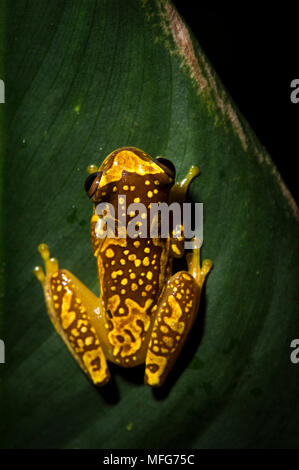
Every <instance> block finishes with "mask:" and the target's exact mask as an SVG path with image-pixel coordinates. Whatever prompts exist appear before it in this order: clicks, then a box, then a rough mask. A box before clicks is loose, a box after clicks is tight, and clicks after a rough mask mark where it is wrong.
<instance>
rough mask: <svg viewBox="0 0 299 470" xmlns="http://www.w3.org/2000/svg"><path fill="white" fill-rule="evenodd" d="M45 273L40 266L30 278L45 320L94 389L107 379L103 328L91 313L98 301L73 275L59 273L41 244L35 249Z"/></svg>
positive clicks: (53, 260) (108, 376)
mask: <svg viewBox="0 0 299 470" xmlns="http://www.w3.org/2000/svg"><path fill="white" fill-rule="evenodd" d="M38 251H39V253H40V254H41V257H42V258H43V261H44V265H45V271H46V272H44V271H43V269H42V268H41V267H40V266H36V267H35V268H34V274H35V276H36V277H37V279H38V280H39V281H40V282H41V284H42V287H43V290H44V294H45V300H46V305H47V310H48V314H49V317H50V319H51V321H52V323H53V325H54V327H55V329H56V331H57V333H58V334H59V335H60V336H61V338H62V340H63V341H64V343H65V344H66V346H67V348H68V349H69V351H70V353H71V354H72V355H73V357H74V358H75V360H76V361H77V363H78V364H79V366H80V367H81V368H82V369H83V371H84V372H85V373H86V374H87V375H88V376H89V377H90V379H91V380H92V381H93V383H94V384H95V385H104V384H105V383H107V382H108V380H109V379H110V373H109V370H108V367H107V361H106V358H105V355H104V352H103V349H102V346H103V345H102V344H101V342H100V337H101V338H102V335H103V336H104V335H105V331H101V330H104V325H101V321H100V320H99V321H95V317H94V312H95V311H96V310H97V308H98V307H99V299H98V298H97V297H96V296H95V295H94V294H93V293H92V292H91V291H90V290H89V289H87V288H86V287H85V286H84V285H83V284H82V283H81V282H80V281H79V280H78V279H77V278H76V277H75V276H74V275H73V274H71V273H70V272H69V271H67V270H65V269H63V270H62V269H59V266H58V261H57V259H56V258H50V252H49V248H48V246H47V245H46V244H45V243H42V244H40V245H39V246H38Z"/></svg>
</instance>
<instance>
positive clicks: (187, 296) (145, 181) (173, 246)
mask: <svg viewBox="0 0 299 470" xmlns="http://www.w3.org/2000/svg"><path fill="white" fill-rule="evenodd" d="M88 173H89V175H88V177H87V178H86V180H85V183H84V188H85V192H86V194H87V196H88V198H89V199H90V201H91V203H92V206H93V211H92V216H91V222H90V234H91V245H92V251H93V255H94V257H95V258H96V262H97V272H98V280H99V290H100V296H97V295H96V294H94V293H93V292H92V291H91V290H90V289H88V287H87V286H85V285H84V284H83V283H82V282H81V281H80V280H79V279H78V278H77V277H76V276H75V275H74V274H72V273H71V272H70V271H68V270H66V269H61V268H60V267H59V263H58V260H57V258H53V257H51V255H50V250H49V247H48V245H47V244H46V243H40V244H39V245H38V252H39V253H40V255H41V258H42V259H43V262H44V269H43V268H42V267H41V266H36V267H35V268H34V274H35V276H36V277H37V279H38V280H39V281H40V283H41V285H42V288H43V291H44V298H45V303H46V307H47V311H48V315H49V318H50V320H51V322H52V324H53V326H54V328H55V330H56V332H57V333H58V334H59V336H60V337H61V339H62V340H63V341H64V343H65V345H66V347H67V348H68V350H69V352H70V353H71V355H72V356H73V357H74V359H75V360H76V362H77V363H78V365H79V366H80V367H81V369H82V370H83V372H85V374H86V375H87V376H88V377H89V379H90V380H91V382H92V383H93V384H94V385H95V386H103V385H106V384H107V383H108V382H109V381H110V379H111V374H110V370H109V365H108V364H109V362H111V363H114V364H116V365H118V366H121V367H124V368H131V367H136V366H139V365H141V364H144V384H145V385H147V386H149V387H161V386H162V385H163V384H164V382H165V380H166V378H167V377H168V375H169V373H170V371H171V370H172V368H173V367H174V365H175V363H176V361H177V358H178V356H179V355H180V353H181V351H182V348H183V346H184V344H185V342H186V340H187V338H188V335H189V332H190V330H191V328H192V326H193V324H194V321H195V318H196V316H197V313H198V310H199V304H200V298H201V293H202V288H203V285H204V281H205V278H206V276H207V274H208V273H209V271H210V270H211V268H212V261H211V260H210V259H206V260H204V261H203V262H202V263H201V261H200V250H201V245H200V244H197V245H196V244H195V246H194V247H193V248H192V250H191V251H190V252H189V253H188V254H187V256H186V266H187V269H186V270H179V271H178V272H176V273H173V272H172V271H173V261H174V259H175V258H181V257H183V256H184V253H185V249H184V241H185V238H184V233H183V225H180V226H175V227H173V226H172V227H171V226H170V228H169V232H168V233H167V234H166V236H163V237H162V236H161V234H160V232H158V234H157V233H156V236H153V237H150V236H149V234H147V236H141V232H140V231H139V232H138V231H137V232H136V233H137V235H136V233H134V236H128V231H127V230H128V225H129V224H128V225H127V226H126V224H122V225H121V224H119V225H120V229H119V231H117V232H116V233H115V232H114V233H111V231H110V232H109V230H108V231H107V222H106V227H105V228H106V232H105V231H104V230H103V228H104V225H105V224H104V223H103V222H104V220H105V218H103V214H105V212H104V211H103V212H102V213H99V212H98V211H97V208H98V207H99V205H100V204H103V203H104V205H105V204H106V203H109V204H110V205H111V206H112V208H115V209H116V212H115V213H114V215H113V217H112V216H111V217H112V219H113V220H114V221H115V222H116V224H117V223H118V222H119V220H120V216H125V221H126V222H128V221H132V220H134V219H133V218H134V216H135V217H136V211H133V212H132V211H131V212H129V213H127V212H128V211H127V212H124V211H125V206H124V205H122V204H123V202H124V199H126V202H127V205H129V204H134V203H142V204H143V205H144V207H145V208H146V211H149V210H150V208H151V207H152V205H153V203H156V204H158V205H160V204H162V203H166V204H170V203H172V202H174V201H177V202H178V203H179V204H182V203H183V202H184V201H185V200H186V197H187V191H188V187H189V185H190V183H191V181H192V180H193V179H194V178H195V177H196V176H198V175H199V173H200V170H199V168H198V167H197V166H196V165H192V166H191V167H190V168H189V170H188V172H187V174H186V176H185V177H184V178H183V179H182V180H180V181H177V182H176V181H175V180H176V169H175V166H174V164H173V163H172V162H171V161H170V160H169V159H166V158H165V157H156V158H152V157H151V156H149V155H148V154H147V153H146V152H144V151H143V150H141V149H138V148H136V147H130V146H128V147H121V148H118V149H116V150H114V151H113V152H111V153H110V154H109V155H108V156H107V157H106V158H105V159H104V161H103V162H102V164H101V165H100V166H99V167H97V166H96V165H89V167H88ZM124 196H125V197H124ZM105 207H106V206H105ZM129 209H130V206H128V210H129ZM145 215H146V214H145ZM140 220H141V222H139V225H138V224H135V228H136V227H137V230H138V228H139V229H140V227H141V225H142V223H143V220H142V219H140ZM144 223H146V224H148V223H149V222H148V220H146V219H145V221H144ZM126 227H127V228H126ZM178 228H179V229H178ZM124 231H125V233H124ZM100 232H101V236H100ZM138 235H140V236H138Z"/></svg>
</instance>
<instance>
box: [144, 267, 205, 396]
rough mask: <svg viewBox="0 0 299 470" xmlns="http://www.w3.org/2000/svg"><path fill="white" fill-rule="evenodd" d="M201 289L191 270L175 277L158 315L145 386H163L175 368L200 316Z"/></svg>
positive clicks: (146, 367)
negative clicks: (198, 315) (190, 272)
mask: <svg viewBox="0 0 299 470" xmlns="http://www.w3.org/2000/svg"><path fill="white" fill-rule="evenodd" d="M199 300H200V286H199V285H198V284H197V282H196V281H195V279H194V277H193V276H192V275H191V274H189V273H188V272H187V271H180V272H178V273H176V274H175V275H173V276H172V277H171V278H170V279H169V281H168V283H167V286H166V288H165V291H164V293H163V296H162V298H161V299H160V302H159V306H158V307H157V310H156V312H155V314H156V319H155V322H154V326H153V330H152V333H151V338H150V341H149V346H148V352H147V355H146V360H145V383H146V384H147V385H150V386H153V387H158V386H160V385H162V383H163V382H164V380H165V378H166V377H167V375H168V373H169V372H170V370H171V369H172V367H173V365H174V363H175V361H176V359H177V357H178V355H179V353H180V351H181V349H182V347H183V345H184V343H185V341H186V338H187V336H188V333H189V331H190V329H191V326H192V324H193V322H194V319H195V317H196V314H197V311H198V307H199Z"/></svg>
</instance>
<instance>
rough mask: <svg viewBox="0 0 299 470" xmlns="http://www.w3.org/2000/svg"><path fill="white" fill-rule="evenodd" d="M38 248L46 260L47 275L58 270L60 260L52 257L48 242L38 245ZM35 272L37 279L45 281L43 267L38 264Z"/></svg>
mask: <svg viewBox="0 0 299 470" xmlns="http://www.w3.org/2000/svg"><path fill="white" fill-rule="evenodd" d="M37 249H38V252H39V254H40V255H41V257H42V259H43V261H44V265H45V270H46V276H47V275H49V274H50V275H51V274H54V273H55V272H57V271H58V269H59V265H58V260H57V259H56V258H51V257H50V250H49V247H48V245H47V244H46V243H41V244H40V245H38V247H37ZM33 272H34V274H35V276H36V277H37V279H38V280H39V281H40V282H41V283H43V282H44V280H45V273H44V271H43V269H42V268H41V267H40V266H36V267H35V268H34V270H33Z"/></svg>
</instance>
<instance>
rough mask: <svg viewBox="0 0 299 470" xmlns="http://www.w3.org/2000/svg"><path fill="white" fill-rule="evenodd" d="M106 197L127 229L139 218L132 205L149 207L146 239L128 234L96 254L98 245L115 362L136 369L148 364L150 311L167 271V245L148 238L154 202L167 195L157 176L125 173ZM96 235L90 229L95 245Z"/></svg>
mask: <svg viewBox="0 0 299 470" xmlns="http://www.w3.org/2000/svg"><path fill="white" fill-rule="evenodd" d="M105 191H106V189H105ZM107 193H108V194H109V203H110V204H111V205H112V206H113V207H114V208H115V219H116V220H119V218H120V216H121V215H125V227H126V229H128V226H129V225H128V223H129V222H130V221H132V220H134V217H135V216H137V215H139V214H138V212H136V213H135V212H134V211H132V213H130V211H129V213H127V208H129V206H130V204H133V203H140V202H141V203H142V204H143V206H144V208H146V217H145V218H144V219H142V222H140V230H141V225H143V223H144V224H146V226H147V237H148V238H143V237H141V236H139V235H138V236H136V237H135V238H132V236H129V235H128V233H127V232H126V234H125V237H123V238H118V237H114V238H105V239H104V241H103V242H102V243H99V245H98V250H97V248H96V246H95V243H94V250H95V251H97V260H98V273H99V282H100V289H101V298H102V302H101V305H102V309H103V315H104V316H105V320H106V329H107V336H108V342H109V344H110V345H111V350H112V355H113V357H112V359H113V360H115V362H117V363H119V364H121V365H124V366H132V365H134V364H138V363H140V362H142V361H143V360H144V354H145V349H146V345H147V340H148V337H149V335H148V333H149V332H150V326H151V319H152V316H153V315H152V312H153V309H155V305H156V303H157V301H158V298H159V295H160V293H161V289H162V286H164V285H165V277H166V275H167V274H166V273H167V272H168V271H169V257H168V254H169V242H168V240H167V239H166V238H163V239H161V238H150V237H149V234H150V230H149V229H150V221H151V218H150V207H151V203H153V202H155V203H158V202H160V203H161V202H167V201H168V193H167V192H165V191H160V190H159V180H158V179H157V176H156V175H155V174H152V175H146V176H140V175H138V174H134V173H130V172H128V173H125V172H123V173H122V182H121V184H119V183H118V184H115V183H114V182H113V183H111V185H110V187H108V189H107ZM118 210H120V213H118ZM134 225H135V224H134ZM94 233H95V232H94V230H93V229H92V237H93V239H94V240H95V238H96V236H93V234H94Z"/></svg>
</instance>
